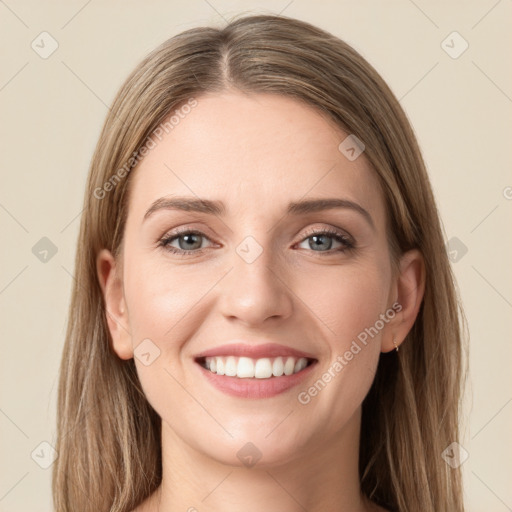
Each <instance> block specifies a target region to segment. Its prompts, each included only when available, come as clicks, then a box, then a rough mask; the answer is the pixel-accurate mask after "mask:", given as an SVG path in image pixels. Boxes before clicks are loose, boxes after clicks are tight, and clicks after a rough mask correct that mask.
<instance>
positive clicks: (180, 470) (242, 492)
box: [148, 409, 373, 512]
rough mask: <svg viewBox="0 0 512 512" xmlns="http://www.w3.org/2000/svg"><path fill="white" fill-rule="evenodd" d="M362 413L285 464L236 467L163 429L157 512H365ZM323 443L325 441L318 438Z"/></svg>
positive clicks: (166, 427)
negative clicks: (360, 469)
mask: <svg viewBox="0 0 512 512" xmlns="http://www.w3.org/2000/svg"><path fill="white" fill-rule="evenodd" d="M360 422H361V410H360V409H358V410H357V412H356V413H355V414H354V416H353V417H352V418H351V419H350V420H349V421H348V422H347V423H346V425H345V426H344V428H343V430H341V431H339V432H337V433H336V437H335V438H334V437H333V438H321V439H317V440H315V442H314V443H313V442H312V443H310V446H311V447H310V448H309V449H308V450H303V451H302V452H301V453H294V454H292V455H290V458H289V460H287V461H286V462H284V463H281V464H272V465H266V466H262V465H260V464H256V465H255V466H252V467H244V466H232V465H226V464H223V463H221V462H219V461H217V460H214V459H212V458H210V457H208V456H206V455H205V454H204V453H200V452H198V451H196V450H195V449H194V448H193V447H191V446H190V445H188V444H187V443H186V442H184V441H183V440H182V439H180V438H179V437H177V436H176V434H175V432H174V431H173V430H172V429H171V427H170V426H169V425H168V424H167V423H166V422H163V423H162V460H163V468H162V470H163V473H162V483H161V485H160V487H159V488H158V490H157V492H155V494H154V495H153V496H152V506H151V507H148V509H149V510H151V511H155V512H156V511H158V512H175V511H188V512H203V511H211V512H221V511H222V512H235V511H239V510H241V509H242V510H245V511H247V512H257V511H258V512H259V511H261V510H268V509H269V508H270V509H272V510H279V511H281V512H304V510H308V512H320V511H322V512H323V511H325V510H332V511H337V512H348V511H350V512H364V511H368V510H373V509H372V508H371V506H370V503H369V502H368V501H367V500H366V499H365V498H363V496H362V495H361V492H360V485H359V472H358V459H359V432H360ZM319 437H321V436H319Z"/></svg>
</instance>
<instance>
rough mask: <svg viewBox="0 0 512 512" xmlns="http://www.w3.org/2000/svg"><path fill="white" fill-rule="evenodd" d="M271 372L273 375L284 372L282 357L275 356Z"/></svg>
mask: <svg viewBox="0 0 512 512" xmlns="http://www.w3.org/2000/svg"><path fill="white" fill-rule="evenodd" d="M272 373H273V375H274V376H275V377H281V375H283V373H284V363H283V358H282V357H276V358H275V359H274V364H273V365H272Z"/></svg>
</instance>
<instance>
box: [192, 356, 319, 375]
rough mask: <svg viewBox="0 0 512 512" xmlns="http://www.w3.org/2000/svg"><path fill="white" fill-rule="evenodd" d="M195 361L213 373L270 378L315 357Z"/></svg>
mask: <svg viewBox="0 0 512 512" xmlns="http://www.w3.org/2000/svg"><path fill="white" fill-rule="evenodd" d="M195 361H196V363H198V364H199V365H200V366H202V367H203V368H204V369H206V370H209V371H210V372H211V373H213V374H215V375H225V376H226V377H236V378H239V379H270V378H274V377H283V376H289V375H294V374H296V373H299V372H301V371H302V370H304V369H305V368H307V367H309V366H311V365H313V364H315V363H316V362H317V360H316V359H310V358H307V357H293V356H279V357H262V358H258V359H253V358H250V357H236V356H212V357H198V358H196V359H195Z"/></svg>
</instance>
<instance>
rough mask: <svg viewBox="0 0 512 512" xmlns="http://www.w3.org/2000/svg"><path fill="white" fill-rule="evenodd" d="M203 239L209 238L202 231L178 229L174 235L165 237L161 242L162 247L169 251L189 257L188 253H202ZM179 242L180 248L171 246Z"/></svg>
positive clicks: (159, 243)
mask: <svg viewBox="0 0 512 512" xmlns="http://www.w3.org/2000/svg"><path fill="white" fill-rule="evenodd" d="M203 239H206V240H209V238H208V237H207V236H206V235H205V234H204V233H201V231H195V230H190V229H186V228H185V229H178V230H177V231H175V232H174V233H170V234H168V235H165V236H164V237H163V238H162V239H161V240H160V241H159V242H158V245H159V246H160V247H164V248H165V249H166V250H167V251H169V252H172V253H174V254H181V255H187V253H196V254H197V253H198V252H202V250H203V247H201V242H202V240H203ZM175 242H177V244H178V247H175V246H173V245H171V244H173V243H175Z"/></svg>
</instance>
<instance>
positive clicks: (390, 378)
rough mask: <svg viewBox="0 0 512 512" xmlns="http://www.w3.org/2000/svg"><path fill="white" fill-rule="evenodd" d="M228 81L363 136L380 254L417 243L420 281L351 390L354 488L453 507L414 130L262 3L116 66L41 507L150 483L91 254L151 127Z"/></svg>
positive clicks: (425, 201)
mask: <svg viewBox="0 0 512 512" xmlns="http://www.w3.org/2000/svg"><path fill="white" fill-rule="evenodd" d="M228 88H235V89H238V90H241V91H247V92H266V93H275V94H280V95H285V96H288V97H293V98H295V99H297V100H298V101H303V102H306V103H307V104H308V105H311V106H313V107H315V108H316V109H319V111H321V112H323V113H324V114H326V115H327V116H330V118H332V119H333V120H334V121H335V122H336V123H337V125H338V126H340V127H341V128H342V129H343V130H344V131H346V132H347V133H350V134H354V135H356V137H357V138H358V139H360V140H361V141H364V144H365V152H364V154H365V156H366V158H367V159H368V161H369V163H370V164H371V166H372V167H373V169H374V171H375V172H376V173H377V175H378V176H379V179H380V181H381V183H382V188H383V190H384V195H385V200H386V205H387V210H388V214H389V215H388V217H389V219H388V240H389V247H390V253H391V255H392V260H393V263H394V264H395V265H396V263H397V261H398V258H399V256H400V254H402V253H403V252H404V251H406V250H409V249H412V248H418V249H419V250H420V251H421V253H422V255H423V257H424V261H425V266H426V282H425V293H424V298H423V302H422V305H421V308H420V311H419V314H418V317H417V319H416V321H415V324H414V325H413V328H412V329H411V331H410V332H409V334H408V336H407V339H406V340H405V342H404V343H403V344H402V346H401V348H400V351H399V352H398V353H396V352H392V353H389V354H381V358H380V361H379V365H378V369H377V375H376V378H375V381H374V383H373V385H372V388H371V390H370V392H369V394H368V395H367V397H366V398H365V400H364V402H363V416H362V426H361V440H360V459H359V468H360V476H361V489H362V492H363V493H364V494H365V495H366V496H368V497H369V498H370V499H371V500H373V501H374V502H376V503H378V504H380V505H382V506H384V507H386V508H389V509H390V510H396V511H400V512H405V511H417V510H421V511H422V512H442V511H450V512H462V511H463V498H462V496H463V492H462V484H461V473H460V470H459V469H458V468H453V469H452V468H451V467H449V466H448V465H447V464H446V463H445V462H444V461H443V459H442V457H441V454H442V452H443V450H444V449H445V448H446V447H447V446H448V445H450V444H451V443H452V442H456V441H457V440H458V436H459V433H458V422H459V414H460V406H461V405H460V397H461V393H462V389H463V387H462V386H463V382H464V379H463V377H464V375H465V368H463V366H464V365H463V358H462V356H463V348H464V340H465V336H463V334H464V335H465V331H466V329H467V328H466V323H465V318H464V313H463V310H462V307H461V305H460V301H459V299H458V295H457V289H456V284H455V280H454V276H453V274H452V271H451V267H450V263H449V260H448V257H447V253H446V250H445V247H444V242H443V230H442V226H441V223H440V219H439V214H438V211H437V208H436V205H435V200H434V197H433V193H432V190H431V186H430V183H429V179H428V176H427V173H426V170H425V165H424V162H423V159H422V156H421V153H420V150H419V148H418V145H417V142H416V139H415V136H414V133H413V131H412V129H411V126H410V124H409V122H408V120H407V118H406V116H405V114H404V112H403V110H402V108H401V106H400V105H399V103H398V101H397V99H396V98H395V96H394V95H393V94H392V92H391V91H390V89H389V88H388V86H387V85H386V84H385V82H384V81H383V79H382V78H381V77H380V76H379V74H378V73H377V72H376V71H375V70H374V69H373V67H372V66H371V65H370V64H369V63H368V62H366V60H365V59H363V57H361V55H359V54H358V53H357V52H356V51H355V50H354V49H353V48H351V47H350V46H349V45H348V44H346V43H345V42H343V41H341V40H340V39H338V38H337V37H335V36H333V35H331V34H329V33H327V32H325V31H323V30H320V29H318V28H316V27H314V26H312V25H310V24H307V23H305V22H302V21H298V20H295V19H292V18H287V17H284V16H267V15H258V16H245V17H241V18H238V19H235V20H234V21H232V22H231V23H230V24H228V25H227V26H226V27H225V28H223V29H215V28H206V27H202V28H195V29H191V30H187V31H185V32H183V33H181V34H178V35H177V36H175V37H172V38H171V39H169V40H167V41H165V42H164V43H163V44H162V45H161V46H159V47H158V48H156V49H155V50H154V51H153V52H151V53H150V54H149V55H148V56H147V57H146V58H145V59H144V60H143V61H142V62H141V63H140V64H139V65H138V66H137V67H136V69H135V70H134V71H133V72H132V73H131V75H130V76H129V77H128V78H127V80H126V81H125V83H124V84H123V85H122V87H121V89H120V91H119V92H118V94H117V96H116V98H115V100H114V103H113V105H112V108H111V110H110V112H109V114H108V115H107V118H106V121H105V123H104V126H103V130H102V132H101V135H100V138H99V141H98V144H97V147H96V150H95V153H94V155H93V158H92V162H91V167H90V173H89V177H88V182H87V190H86V194H85V200H84V205H83V206H84V211H83V214H82V218H81V226H80V234H79V239H78V247H77V253H76V263H75V269H76V270H75V272H76V276H75V277H76V281H75V283H74V288H73V292H72V300H71V304H70V310H69V321H68V328H67V334H66V342H65V346H64V352H63V357H62V363H61V368H60V381H59V391H58V421H57V429H58V437H57V446H56V448H57V451H58V458H57V460H56V462H55V463H54V467H53V497H54V504H55V509H56V510H57V511H58V512H75V511H77V510H80V511H81V512H87V511H90V512H98V511H101V512H103V511H105V512H106V511H112V512H114V511H115V512H128V511H130V510H132V509H133V508H134V507H135V506H137V505H138V504H140V503H141V502H142V501H143V500H144V499H145V498H146V497H147V496H149V495H150V494H151V493H152V492H153V491H154V490H155V489H156V488H157V487H158V486H159V484H160V482H161V478H162V468H161V463H162V461H161V442H160V428H161V427H160V418H159V416H158V415H157V413H156V412H155V411H154V410H153V409H152V407H151V406H150V405H149V403H148V402H147V400H146V398H145V396H144V393H143V391H142V388H141V385H140V383H139V380H138V377H137V372H136V369H135V365H134V361H133V359H130V360H128V361H123V360H121V359H120V358H118V357H117V356H116V354H115V352H114V351H113V350H112V347H111V338H110V334H109V329H108V326H107V322H106V315H107V314H108V312H107V311H106V310H105V304H104V301H103V296H102V292H101V288H100V285H99V281H98V277H97V273H96V257H97V255H98V253H99V251H100V250H101V249H103V248H107V249H109V250H110V251H111V252H112V253H113V254H115V255H119V253H120V248H121V243H122V239H123V230H124V224H125V220H126V214H127V198H128V185H129V183H130V176H131V174H132V173H133V172H134V171H133V169H134V168H135V167H136V164H137V162H138V157H139V153H138V152H139V150H140V149H141V148H142V147H143V146H144V145H145V144H147V143H148V140H149V139H148V138H150V137H151V134H152V133H153V132H154V130H155V129H156V128H157V127H158V126H159V124H160V123H162V121H164V120H165V119H166V118H167V116H168V115H169V113H170V112H171V111H172V110H173V109H176V108H178V107H180V105H184V104H187V103H190V100H191V98H196V99H197V98H200V96H201V94H202V93H206V92H215V91H222V90H226V89H228ZM459 320H461V323H460V322H459ZM463 331H464V332H463Z"/></svg>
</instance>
